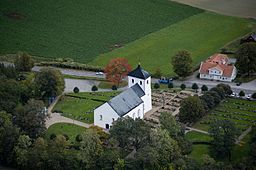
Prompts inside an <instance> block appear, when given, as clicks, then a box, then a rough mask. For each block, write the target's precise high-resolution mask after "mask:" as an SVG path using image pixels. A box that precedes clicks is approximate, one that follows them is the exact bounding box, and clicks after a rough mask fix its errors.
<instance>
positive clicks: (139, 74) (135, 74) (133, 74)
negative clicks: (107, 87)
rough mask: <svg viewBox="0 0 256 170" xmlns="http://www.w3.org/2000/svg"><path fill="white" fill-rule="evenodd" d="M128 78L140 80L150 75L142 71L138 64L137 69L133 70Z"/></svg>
mask: <svg viewBox="0 0 256 170" xmlns="http://www.w3.org/2000/svg"><path fill="white" fill-rule="evenodd" d="M128 76H131V77H136V78H140V79H144V80H145V79H147V78H148V77H150V73H149V72H147V71H145V70H143V69H142V68H141V66H140V64H139V65H138V67H137V68H136V69H134V70H133V71H131V72H130V73H129V74H128Z"/></svg>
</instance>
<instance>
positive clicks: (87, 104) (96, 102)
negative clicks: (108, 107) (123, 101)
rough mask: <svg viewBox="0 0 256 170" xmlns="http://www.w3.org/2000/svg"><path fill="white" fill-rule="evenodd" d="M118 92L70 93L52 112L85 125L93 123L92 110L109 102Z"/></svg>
mask: <svg viewBox="0 0 256 170" xmlns="http://www.w3.org/2000/svg"><path fill="white" fill-rule="evenodd" d="M119 93H120V92H83V93H70V94H67V95H65V96H63V97H62V98H61V100H59V102H58V103H57V104H56V105H55V107H54V108H53V111H56V112H62V115H63V116H65V117H69V118H72V119H75V120H79V121H82V122H85V123H89V124H91V123H93V119H94V117H93V112H94V109H95V108H97V107H98V106H100V105H102V104H103V103H104V102H106V101H108V100H110V99H111V98H113V97H114V96H116V95H117V94H119Z"/></svg>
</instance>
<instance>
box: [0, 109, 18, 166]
mask: <svg viewBox="0 0 256 170" xmlns="http://www.w3.org/2000/svg"><path fill="white" fill-rule="evenodd" d="M18 137H19V129H18V128H17V127H15V126H14V125H13V124H12V120H11V115H10V114H8V113H6V112H4V111H0V163H1V164H9V165H12V164H14V162H15V161H14V160H15V152H14V146H15V144H16V142H17V140H18Z"/></svg>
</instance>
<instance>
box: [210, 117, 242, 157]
mask: <svg viewBox="0 0 256 170" xmlns="http://www.w3.org/2000/svg"><path fill="white" fill-rule="evenodd" d="M237 132H238V131H237V129H236V126H235V124H234V122H232V121H230V120H216V121H212V122H211V124H210V129H209V134H210V136H211V137H212V138H213V140H212V142H211V143H212V145H211V151H212V153H213V155H214V156H215V157H228V159H229V160H230V158H231V151H232V148H233V146H234V145H235V141H236V137H237V134H238V133H237Z"/></svg>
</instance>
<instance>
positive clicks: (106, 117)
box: [94, 103, 120, 129]
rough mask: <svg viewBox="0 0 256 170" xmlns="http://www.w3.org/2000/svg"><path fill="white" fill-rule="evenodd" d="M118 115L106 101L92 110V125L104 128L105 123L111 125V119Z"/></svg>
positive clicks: (115, 118) (116, 117)
mask: <svg viewBox="0 0 256 170" xmlns="http://www.w3.org/2000/svg"><path fill="white" fill-rule="evenodd" d="M119 117H120V116H119V115H118V114H117V113H116V112H115V111H114V110H113V109H112V107H111V106H110V105H109V104H108V103H104V104H103V105H101V106H100V107H98V108H96V109H95V110H94V125H96V126H99V127H101V128H104V129H106V124H108V125H109V127H110V126H112V122H113V120H114V121H115V120H117V119H118V118H119Z"/></svg>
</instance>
